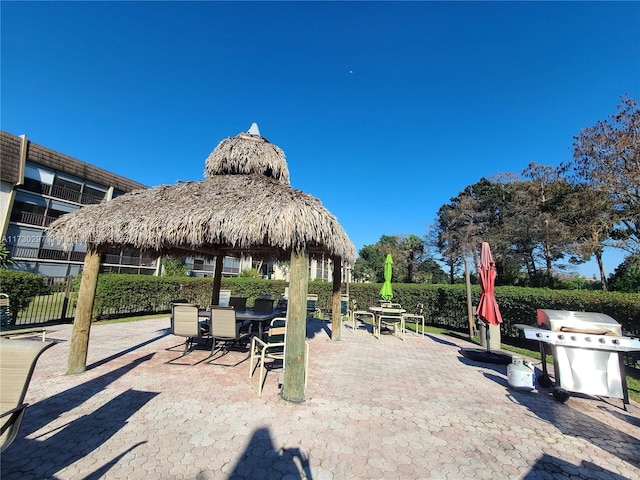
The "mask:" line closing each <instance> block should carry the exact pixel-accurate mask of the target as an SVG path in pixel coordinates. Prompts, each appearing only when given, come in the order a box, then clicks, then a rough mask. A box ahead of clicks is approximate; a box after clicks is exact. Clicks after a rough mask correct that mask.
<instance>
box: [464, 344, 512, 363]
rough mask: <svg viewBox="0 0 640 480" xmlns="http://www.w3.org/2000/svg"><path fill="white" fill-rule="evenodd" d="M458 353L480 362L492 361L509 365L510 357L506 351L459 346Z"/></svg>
mask: <svg viewBox="0 0 640 480" xmlns="http://www.w3.org/2000/svg"><path fill="white" fill-rule="evenodd" d="M460 353H461V354H462V356H463V357H465V358H468V359H469V360H473V361H475V362H482V363H494V364H498V365H509V364H510V363H511V360H512V357H511V355H508V354H506V353H501V352H492V351H490V350H482V349H480V348H461V349H460Z"/></svg>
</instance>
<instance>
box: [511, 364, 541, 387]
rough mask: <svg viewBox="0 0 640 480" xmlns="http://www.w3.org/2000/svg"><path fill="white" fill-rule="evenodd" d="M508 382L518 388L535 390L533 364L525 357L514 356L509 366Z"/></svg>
mask: <svg viewBox="0 0 640 480" xmlns="http://www.w3.org/2000/svg"><path fill="white" fill-rule="evenodd" d="M507 382H508V383H509V386H510V387H511V388H513V389H516V390H533V389H534V382H535V373H534V369H533V366H532V365H531V364H530V363H529V362H525V361H524V359H523V358H520V357H513V359H512V360H511V363H510V364H509V365H508V366H507Z"/></svg>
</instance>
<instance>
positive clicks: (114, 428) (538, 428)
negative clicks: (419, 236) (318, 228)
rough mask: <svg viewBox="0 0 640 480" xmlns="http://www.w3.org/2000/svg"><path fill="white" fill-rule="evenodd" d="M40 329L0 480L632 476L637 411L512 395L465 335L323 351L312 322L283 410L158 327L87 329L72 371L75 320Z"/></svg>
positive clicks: (636, 472)
mask: <svg viewBox="0 0 640 480" xmlns="http://www.w3.org/2000/svg"><path fill="white" fill-rule="evenodd" d="M52 330H53V331H52V332H51V333H50V338H54V339H58V340H61V342H60V343H59V344H58V345H56V346H54V347H53V348H51V349H49V350H47V351H46V352H45V353H44V354H43V356H42V357H41V358H40V361H39V363H38V365H37V367H36V371H35V373H34V376H33V379H32V382H31V385H30V388H29V391H28V393H27V401H28V402H29V403H30V407H29V408H28V410H27V413H26V416H25V420H24V423H23V426H22V429H21V431H20V434H19V437H18V439H16V441H15V442H14V444H13V445H12V446H11V447H10V448H9V449H8V450H7V451H6V452H4V453H3V455H2V459H1V472H0V473H1V475H0V476H1V477H2V479H3V480H12V479H15V480H24V479H38V480H40V479H101V478H109V479H110V478H113V479H163V480H164V479H167V480H169V479H200V480H207V479H227V478H233V479H240V478H246V479H315V480H324V479H337V480H342V479H366V480H369V479H380V478H385V479H422V478H425V479H426V478H443V479H469V480H471V479H509V480H511V479H538V478H540V479H554V480H555V479H578V478H580V479H601V480H605V479H609V480H613V479H615V480H618V479H632V478H640V416H639V415H638V412H639V411H640V409H639V408H638V405H637V404H634V407H635V408H634V410H633V412H626V411H624V410H623V409H622V401H620V400H616V399H612V400H608V399H600V398H591V397H585V396H582V397H580V396H572V397H571V398H570V399H569V401H568V402H567V403H565V404H561V403H558V402H556V401H555V400H553V398H552V396H551V395H550V392H549V391H548V390H544V389H541V390H540V391H537V390H535V391H533V392H518V391H514V390H512V389H510V388H509V387H508V384H507V381H506V366H502V365H490V364H480V363H475V362H472V361H469V360H468V359H466V358H464V357H462V356H461V355H460V353H459V348H460V347H462V346H468V344H466V342H464V341H462V340H456V339H452V338H450V337H446V336H438V335H427V336H424V337H418V336H417V335H407V339H406V341H405V342H402V341H401V340H399V339H398V338H396V337H393V336H384V335H383V336H382V337H381V338H380V339H379V340H378V339H375V338H374V337H373V336H372V335H371V334H370V333H368V332H366V331H364V330H361V331H357V332H352V331H351V330H350V329H349V328H347V327H343V332H342V341H341V342H332V341H331V340H330V325H329V324H327V323H325V322H322V321H319V320H314V321H311V322H310V323H309V326H308V337H309V338H308V340H309V343H310V346H311V354H310V365H309V370H310V374H309V386H308V387H307V389H306V391H305V395H306V399H307V400H306V402H304V403H301V404H293V403H289V402H285V401H283V400H281V399H280V397H279V396H278V387H277V382H278V378H279V371H278V370H274V371H271V372H269V374H268V375H267V380H266V384H265V389H264V392H263V395H262V398H258V396H257V394H256V393H255V391H254V390H253V389H252V387H251V385H250V384H249V382H248V378H247V377H248V370H249V365H248V361H243V360H244V359H245V358H246V354H243V353H241V352H237V351H234V352H230V353H229V354H228V355H226V356H225V357H223V358H221V359H219V360H218V361H217V362H216V363H225V364H226V365H219V364H215V365H214V364H210V363H208V362H201V363H196V362H198V361H200V360H204V359H206V357H207V355H208V351H207V350H204V349H202V350H196V351H195V352H193V353H191V354H189V355H188V356H186V357H184V358H182V359H178V361H177V362H172V363H167V362H169V361H170V360H172V359H177V358H178V357H179V356H180V353H181V352H180V347H177V348H176V349H174V350H167V349H168V348H169V347H172V346H176V345H178V344H179V343H180V342H181V339H179V338H178V337H174V336H172V335H170V334H168V330H169V319H168V318H165V319H157V320H145V321H140V322H132V323H122V324H112V325H96V326H94V327H93V328H92V331H91V342H90V345H89V358H88V370H87V371H86V372H85V373H83V374H81V375H74V376H70V375H66V374H65V370H66V361H67V353H68V347H69V342H68V341H66V340H68V339H69V338H70V334H71V326H68V325H63V326H56V327H53V328H52ZM238 362H242V363H239V364H238V365H236V366H231V365H234V364H236V363H238ZM181 363H185V364H181ZM194 363H196V364H194Z"/></svg>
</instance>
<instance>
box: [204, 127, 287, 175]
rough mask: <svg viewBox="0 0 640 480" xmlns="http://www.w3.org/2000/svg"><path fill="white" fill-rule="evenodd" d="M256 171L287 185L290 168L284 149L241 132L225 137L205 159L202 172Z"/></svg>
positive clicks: (240, 173)
mask: <svg viewBox="0 0 640 480" xmlns="http://www.w3.org/2000/svg"><path fill="white" fill-rule="evenodd" d="M248 173H259V174H261V175H265V176H267V177H271V178H274V179H275V180H278V181H279V182H282V183H284V184H286V185H289V168H288V167H287V161H286V160H285V156H284V152H283V151H282V149H280V147H278V146H277V145H274V144H272V143H270V142H269V141H268V140H267V139H266V138H263V137H260V136H258V135H252V134H250V133H240V134H238V135H237V136H235V137H232V138H225V139H224V140H222V141H221V142H220V143H219V144H218V146H217V147H216V148H215V149H214V150H213V151H212V152H211V154H210V155H209V156H208V157H207V160H206V162H205V169H204V176H205V177H206V178H208V177H213V176H215V175H242V174H248Z"/></svg>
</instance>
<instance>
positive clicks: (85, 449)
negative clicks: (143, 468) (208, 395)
mask: <svg viewBox="0 0 640 480" xmlns="http://www.w3.org/2000/svg"><path fill="white" fill-rule="evenodd" d="M156 395H158V393H155V392H143V391H136V390H127V391H125V392H123V393H121V394H119V395H118V396H116V397H115V398H113V399H112V400H110V401H109V402H107V403H106V404H104V405H102V406H101V407H99V408H98V409H96V410H94V411H93V412H91V413H90V414H88V415H83V416H81V417H79V418H77V419H75V420H73V421H72V422H70V423H68V424H66V425H63V426H61V427H58V428H57V429H53V430H50V431H49V432H47V433H45V434H43V435H49V434H51V433H53V432H55V433H53V434H52V435H51V436H48V437H47V438H46V439H44V440H39V439H38V438H36V439H27V438H24V437H22V436H21V438H18V439H16V441H15V443H14V446H13V447H12V448H11V449H8V450H7V451H6V452H4V453H3V454H2V476H3V477H4V476H5V475H10V474H12V473H14V471H13V470H12V469H13V467H14V465H16V467H15V468H19V472H20V475H22V476H24V477H26V478H56V477H55V473H56V472H59V471H60V470H63V469H64V468H65V467H68V466H69V465H72V464H73V463H75V462H76V461H78V460H80V459H82V458H84V457H85V456H87V455H88V454H90V453H91V452H92V451H94V450H96V449H98V448H99V447H100V446H101V445H102V444H103V443H105V442H106V441H107V440H108V439H109V438H111V437H112V436H113V435H115V434H116V433H117V432H118V431H119V430H120V429H121V428H122V427H124V426H125V425H126V424H127V419H128V418H129V417H131V415H133V414H134V413H135V412H136V411H138V410H140V409H141V408H142V407H144V405H146V404H147V403H148V402H149V401H150V400H151V399H153V398H154V397H155V396H156ZM29 419H30V417H29V416H28V415H27V416H25V423H27V425H26V426H28V427H29V428H28V430H29V431H31V432H33V431H35V430H36V429H35V428H34V427H35V425H33V424H31V425H29ZM45 426H46V425H42V427H45ZM142 443H144V442H139V443H137V444H135V445H132V446H126V445H123V451H122V452H121V453H119V454H118V455H116V456H115V457H114V458H113V459H111V460H109V461H108V462H107V463H106V464H104V465H102V466H101V467H99V468H98V469H97V470H96V471H95V472H93V473H91V474H89V475H88V476H85V477H83V478H85V479H98V478H104V474H105V473H106V472H107V471H108V470H109V469H110V468H112V467H113V466H114V465H115V464H116V463H117V462H118V460H119V459H120V458H122V457H123V456H124V455H126V454H127V453H128V452H130V451H131V450H133V449H135V448H136V447H138V446H139V445H141V444H142ZM34 450H35V451H38V450H40V451H46V452H47V458H49V459H50V460H49V461H47V462H29V463H28V464H26V465H25V464H24V463H21V462H19V461H20V459H21V458H22V452H24V451H34ZM18 465H19V466H18Z"/></svg>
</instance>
